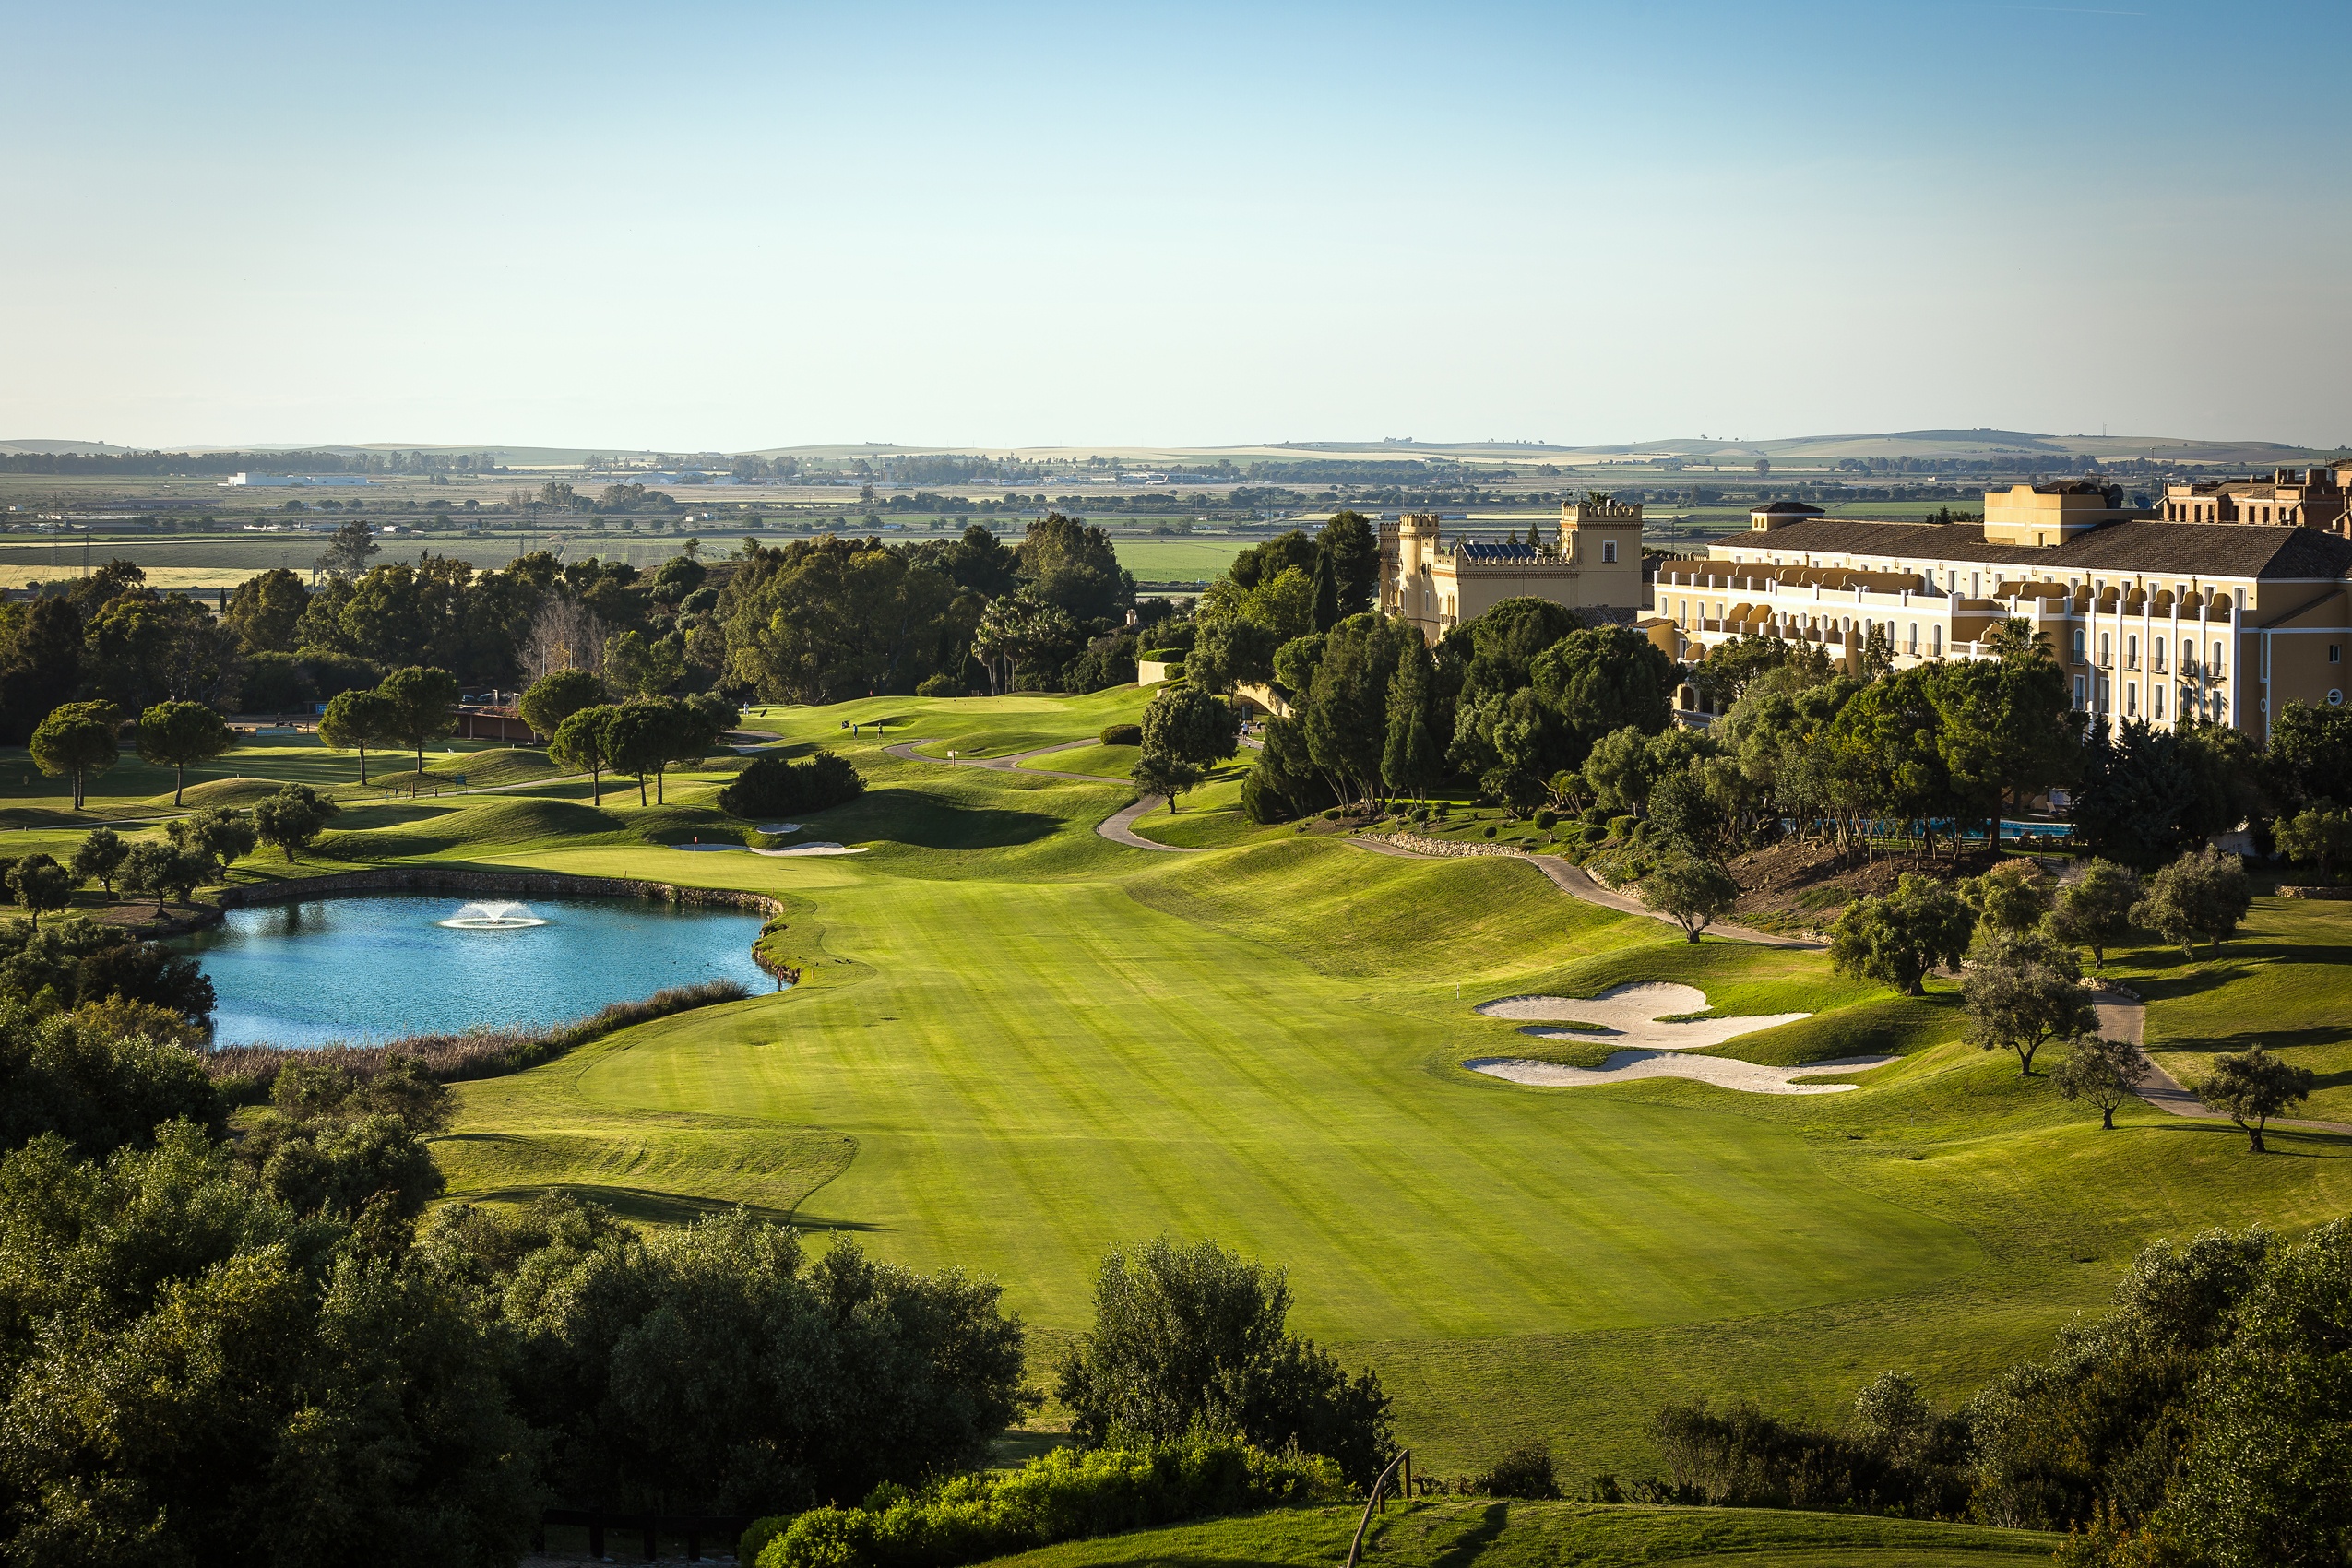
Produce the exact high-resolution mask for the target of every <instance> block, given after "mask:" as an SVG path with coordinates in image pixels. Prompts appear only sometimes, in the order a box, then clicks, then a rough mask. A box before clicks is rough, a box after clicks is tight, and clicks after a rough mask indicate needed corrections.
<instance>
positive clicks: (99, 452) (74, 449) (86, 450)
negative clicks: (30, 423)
mask: <svg viewBox="0 0 2352 1568" xmlns="http://www.w3.org/2000/svg"><path fill="white" fill-rule="evenodd" d="M131 450H133V448H131V447H128V446H109V445H107V444H106V443H105V442H103V441H30V440H28V441H0V453H17V452H22V453H25V454H28V455H29V456H32V457H113V456H114V455H115V454H117V453H122V452H128V451H131Z"/></svg>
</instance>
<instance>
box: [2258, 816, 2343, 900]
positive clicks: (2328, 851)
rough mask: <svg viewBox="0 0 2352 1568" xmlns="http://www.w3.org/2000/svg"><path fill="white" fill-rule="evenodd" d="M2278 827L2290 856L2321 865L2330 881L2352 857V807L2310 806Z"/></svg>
mask: <svg viewBox="0 0 2352 1568" xmlns="http://www.w3.org/2000/svg"><path fill="white" fill-rule="evenodd" d="M2274 831H2275V833H2276V834H2277V841H2278V847H2279V849H2280V850H2281V851H2282V852H2283V853H2285V854H2286V856H2287V859H2288V860H2291V861H2296V862H2298V863H2299V864H2302V865H2310V866H2317V867H2318V868H2319V873H2320V874H2321V875H2322V876H2323V877H2325V878H2326V879H2327V880H2328V881H2330V882H2334V881H2336V880H2337V878H2338V877H2339V876H2340V875H2341V874H2342V872H2343V869H2344V866H2345V864H2346V861H2352V811H2320V810H2317V809H2316V808H2313V809H2307V810H2304V811H2300V812H2298V813H2296V814H2294V815H2293V816H2291V817H2282V818H2280V819H2279V821H2278V823H2277V825H2276V826H2275V829H2274Z"/></svg>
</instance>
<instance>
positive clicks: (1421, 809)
mask: <svg viewBox="0 0 2352 1568" xmlns="http://www.w3.org/2000/svg"><path fill="white" fill-rule="evenodd" d="M1413 820H1414V821H1415V822H1427V821H1428V820H1429V807H1427V806H1415V807H1414V808H1413Z"/></svg>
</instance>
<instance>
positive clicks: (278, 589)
mask: <svg viewBox="0 0 2352 1568" xmlns="http://www.w3.org/2000/svg"><path fill="white" fill-rule="evenodd" d="M309 607H310V594H309V592H308V591H307V590H306V589H304V588H303V579H302V577H301V576H299V575H298V574H296V573H294V572H291V571H289V570H287V569H286V568H285V567H283V566H272V567H271V568H270V569H269V570H267V571H266V572H263V573H260V574H258V575H257V576H251V577H247V578H246V579H245V580H244V582H242V583H239V584H238V585H237V587H236V588H235V589H234V590H233V591H232V593H231V594H230V595H229V603H228V606H227V608H225V609H224V610H222V611H221V612H220V624H222V625H224V626H226V627H228V628H229V629H230V630H231V631H232V632H234V633H236V634H237V649H238V651H239V652H241V653H244V654H248V655H250V654H256V653H291V652H292V651H293V648H294V646H295V644H294V627H295V625H296V624H298V623H299V622H300V621H301V620H302V618H303V611H304V610H307V609H308V608H309Z"/></svg>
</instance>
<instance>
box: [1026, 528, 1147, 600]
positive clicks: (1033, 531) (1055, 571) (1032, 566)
mask: <svg viewBox="0 0 2352 1568" xmlns="http://www.w3.org/2000/svg"><path fill="white" fill-rule="evenodd" d="M1015 554H1016V558H1017V560H1018V564H1019V569H1020V573H1021V576H1024V577H1026V578H1028V580H1029V582H1030V583H1031V584H1032V585H1033V586H1034V588H1035V589H1036V592H1037V598H1038V600H1039V602H1040V603H1044V604H1049V605H1051V606H1053V607H1054V608H1055V609H1057V610H1060V611H1062V612H1063V613H1064V614H1066V615H1068V616H1069V617H1070V618H1071V619H1072V620H1073V621H1078V622H1086V621H1096V620H1100V619H1101V618H1103V617H1104V616H1108V615H1112V614H1114V613H1115V612H1117V611H1118V610H1119V609H1120V607H1121V606H1123V605H1127V604H1132V603H1133V602H1134V597H1135V583H1134V578H1133V577H1132V576H1129V575H1128V574H1127V572H1126V571H1125V570H1124V569H1123V568H1122V567H1121V566H1120V564H1119V552H1118V550H1117V548H1116V547H1115V546H1113V545H1112V544H1111V535H1110V534H1109V533H1107V532H1106V531H1104V530H1103V529H1100V528H1097V527H1091V526H1089V525H1088V524H1087V521H1086V519H1085V518H1083V517H1063V515H1062V514H1061V513H1059V512H1050V513H1048V514H1047V515H1046V516H1044V517H1039V518H1038V519H1037V520H1036V521H1034V522H1032V523H1030V524H1029V525H1028V529H1026V530H1025V531H1024V532H1023V534H1022V537H1021V542H1020V544H1019V545H1018V546H1017V547H1016V551H1015Z"/></svg>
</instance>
